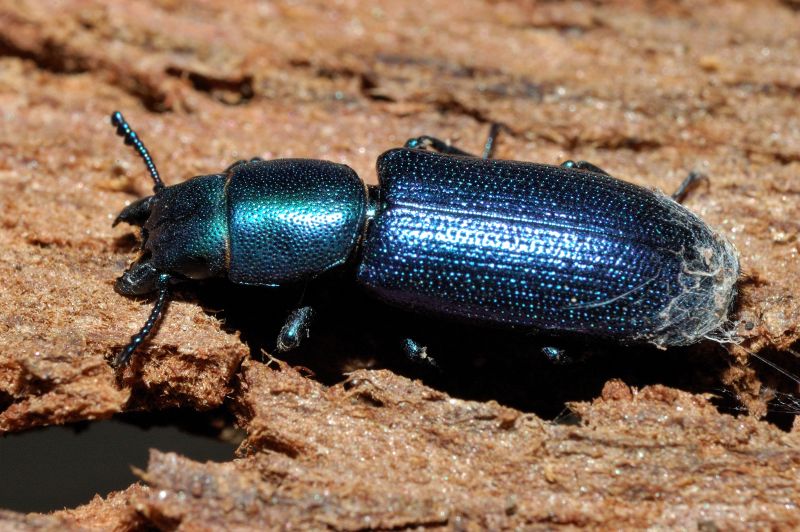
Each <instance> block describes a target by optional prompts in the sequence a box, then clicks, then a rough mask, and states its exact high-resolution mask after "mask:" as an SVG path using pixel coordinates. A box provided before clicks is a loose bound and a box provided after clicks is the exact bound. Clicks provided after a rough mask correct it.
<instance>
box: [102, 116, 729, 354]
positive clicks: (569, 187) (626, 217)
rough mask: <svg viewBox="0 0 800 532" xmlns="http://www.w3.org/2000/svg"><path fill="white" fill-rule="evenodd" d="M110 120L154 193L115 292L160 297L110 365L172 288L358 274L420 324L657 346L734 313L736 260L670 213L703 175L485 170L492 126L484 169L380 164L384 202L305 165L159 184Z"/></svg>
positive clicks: (442, 153) (355, 183) (281, 340)
mask: <svg viewBox="0 0 800 532" xmlns="http://www.w3.org/2000/svg"><path fill="white" fill-rule="evenodd" d="M112 123H113V124H114V125H115V126H117V132H118V134H120V135H121V136H123V137H124V138H125V141H126V143H128V144H131V145H133V146H134V147H135V149H136V150H137V152H138V153H139V155H140V156H141V157H142V159H143V160H144V162H145V165H146V166H147V168H148V170H149V172H150V174H151V176H152V178H153V180H154V182H155V186H154V194H153V195H152V196H148V197H146V198H142V199H140V200H138V201H136V202H134V203H132V204H131V205H129V206H128V207H126V208H125V209H124V210H123V211H122V212H121V213H120V215H119V216H118V217H117V219H116V221H115V222H114V223H115V225H116V223H119V222H120V221H123V222H127V223H129V224H132V225H137V226H140V227H142V237H143V243H142V253H141V256H140V257H139V258H138V260H136V261H135V262H134V263H133V264H132V265H131V266H130V267H129V268H128V269H127V270H126V271H125V273H124V274H123V275H122V276H121V277H120V278H119V279H118V280H117V283H116V289H117V291H118V292H120V293H122V294H125V295H141V294H148V293H152V292H156V293H157V294H158V296H157V299H156V303H155V306H154V308H153V311H152V312H151V314H150V317H149V318H148V320H147V322H146V323H145V325H144V327H142V329H141V330H140V331H139V333H138V334H136V335H134V336H133V337H132V338H131V341H130V343H129V344H128V345H127V346H126V347H125V348H124V349H123V350H122V351H121V352H120V353H119V355H118V356H117V357H116V359H115V365H117V366H122V365H124V364H126V363H127V361H128V360H129V359H130V357H131V355H132V354H133V352H134V350H135V349H136V348H137V347H138V346H139V344H140V343H141V342H142V341H143V340H144V338H145V337H146V336H147V335H148V333H149V332H150V330H151V329H152V327H153V325H154V324H155V322H156V320H157V319H158V318H159V316H160V315H161V313H162V311H163V309H164V305H165V304H166V302H167V299H168V293H169V292H168V290H169V285H170V282H171V281H173V280H186V279H206V278H211V277H223V278H227V279H229V280H230V281H232V282H234V283H238V284H247V285H260V286H277V285H281V284H284V283H290V282H298V281H301V282H302V281H307V280H310V279H313V278H314V277H316V276H318V275H319V274H321V273H322V272H324V271H327V270H330V269H332V268H336V267H338V266H341V265H344V264H345V263H355V264H356V279H357V281H358V283H359V284H360V285H362V286H363V287H365V288H366V289H367V290H368V291H369V292H371V293H372V294H374V295H375V296H376V297H378V298H379V299H381V300H383V301H385V302H387V303H390V304H392V305H396V306H400V307H404V308H407V309H409V310H413V311H416V312H421V313H427V314H431V315H436V316H440V317H445V318H451V319H456V320H461V321H466V322H469V323H474V324H483V325H490V326H505V327H508V328H514V329H519V330H527V331H537V330H545V331H551V332H563V333H583V334H590V335H596V336H602V337H607V338H612V339H616V340H619V341H622V342H650V343H652V344H655V345H656V346H659V347H666V346H673V345H687V344H692V343H695V342H697V341H699V340H701V339H703V338H705V337H707V336H708V335H709V334H711V333H713V332H714V331H716V330H718V329H720V327H722V326H723V325H724V324H725V323H726V321H727V315H728V312H729V309H730V307H731V305H732V303H733V301H734V299H735V295H736V289H735V285H736V281H737V278H738V275H739V262H738V258H737V253H736V250H735V249H734V247H733V246H732V244H731V243H730V242H729V241H728V240H727V239H726V238H724V237H723V236H721V235H720V234H718V233H716V232H715V231H713V230H712V229H711V228H710V227H709V226H708V225H706V224H705V223H704V222H703V221H702V220H701V219H700V218H698V217H697V216H695V215H694V214H692V213H691V212H689V211H688V210H686V209H685V208H684V207H682V206H681V205H679V204H678V203H677V202H676V200H680V198H681V197H682V196H683V194H684V193H685V192H686V189H687V188H688V186H689V185H690V184H691V183H692V182H693V181H694V180H696V179H697V178H698V177H699V176H698V175H697V174H690V175H689V177H688V178H687V179H686V180H685V181H684V183H683V184H682V185H681V187H680V188H679V190H678V192H676V193H675V194H674V195H673V197H672V198H669V197H667V196H664V195H663V194H661V193H659V192H654V191H652V190H648V189H645V188H642V187H639V186H636V185H633V184H630V183H626V182H624V181H620V180H618V179H615V178H613V177H611V176H610V175H608V174H607V173H606V172H604V171H603V170H601V169H600V168H598V167H596V166H594V165H592V164H590V163H587V162H578V163H575V162H572V161H567V162H566V163H564V164H562V165H561V166H560V167H558V166H549V165H543V164H536V163H527V162H517V161H502V160H493V159H490V158H489V156H490V154H491V151H492V146H493V143H494V139H495V136H496V133H497V128H496V127H493V129H492V132H491V133H490V135H489V140H488V141H487V143H486V148H485V150H484V154H483V157H481V158H479V157H475V156H471V155H469V154H468V153H465V152H463V151H461V150H459V149H458V148H455V147H453V146H450V145H448V144H446V143H444V142H442V141H441V140H438V139H436V138H434V137H428V136H423V137H418V138H414V139H411V140H409V141H408V142H407V143H406V145H405V147H403V148H398V149H393V150H389V151H387V152H385V153H384V154H382V155H381V156H380V157H379V158H378V163H377V169H378V179H379V183H380V184H379V186H377V187H367V186H365V185H364V183H363V182H362V181H361V180H360V179H359V178H358V176H357V175H356V174H355V172H353V170H351V169H350V168H349V167H347V166H344V165H340V164H335V163H331V162H327V161H318V160H310V159H282V160H274V161H263V160H260V159H254V160H251V161H249V162H248V161H239V162H237V163H235V164H233V165H232V166H230V167H229V168H228V169H227V170H225V171H224V172H222V173H220V174H212V175H206V176H199V177H195V178H193V179H190V180H188V181H185V182H183V183H179V184H177V185H174V186H171V187H165V186H164V184H163V182H162V181H161V179H160V177H159V175H158V171H157V170H156V168H155V165H154V164H153V162H152V159H151V158H150V155H149V153H148V152H147V150H146V148H145V147H144V145H143V144H142V142H141V141H140V140H139V138H138V136H137V135H136V133H135V132H134V131H133V130H132V129H131V128H130V126H129V125H128V124H127V123H126V122H125V119H124V118H123V117H122V115H121V114H120V113H119V112H117V113H114V114H113V115H112ZM428 148H430V149H432V150H434V151H435V152H439V153H434V151H429V150H428ZM311 316H312V312H311V309H310V308H308V307H301V308H299V309H297V310H295V311H293V312H292V313H291V315H290V316H289V319H288V321H287V322H286V324H285V325H284V327H283V329H282V330H281V332H280V334H279V336H278V342H277V346H278V349H279V350H286V349H291V348H293V347H295V346H296V345H297V344H298V343H299V342H300V340H301V339H302V338H303V337H304V336H307V334H308V327H309V323H310V320H311ZM406 344H407V345H411V346H414V349H419V350H423V352H424V348H419V346H418V345H417V344H416V343H415V342H413V341H410V340H409V341H407V342H406Z"/></svg>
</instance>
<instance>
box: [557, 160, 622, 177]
mask: <svg viewBox="0 0 800 532" xmlns="http://www.w3.org/2000/svg"><path fill="white" fill-rule="evenodd" d="M561 167H562V168H572V169H575V170H586V171H587V172H594V173H596V174H603V175H608V176H610V175H611V174H609V173H608V172H606V171H605V170H603V169H602V168H600V167H599V166H595V165H593V164H592V163H590V162H588V161H578V162H575V161H564V162H563V163H561Z"/></svg>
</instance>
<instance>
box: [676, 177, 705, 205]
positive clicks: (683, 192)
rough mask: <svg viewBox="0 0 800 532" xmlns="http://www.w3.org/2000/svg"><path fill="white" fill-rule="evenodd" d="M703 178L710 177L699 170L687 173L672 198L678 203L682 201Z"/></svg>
mask: <svg viewBox="0 0 800 532" xmlns="http://www.w3.org/2000/svg"><path fill="white" fill-rule="evenodd" d="M703 180H706V181H707V180H708V177H707V176H706V175H705V174H701V173H699V172H689V175H687V176H686V179H684V180H683V182H682V183H681V184H680V186H679V187H678V190H676V191H675V192H673V193H672V196H671V197H672V199H674V200H675V201H677V202H678V203H682V202H683V200H684V199H686V196H687V195H688V194H689V191H690V190H691V189H692V188H694V187H695V185H697V183H699V182H700V181H703Z"/></svg>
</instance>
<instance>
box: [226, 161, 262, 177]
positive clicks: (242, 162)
mask: <svg viewBox="0 0 800 532" xmlns="http://www.w3.org/2000/svg"><path fill="white" fill-rule="evenodd" d="M263 160H264V158H263V157H251V158H250V160H249V161H248V160H247V159H239V160H238V161H235V162H234V163H233V164H231V165H230V166H229V167H227V168H226V169H225V171H224V172H222V173H223V174H227V173H228V172H230V171H231V170H233V169H234V168H236V167H237V166H239V165H242V164H245V163H255V162H258V161H263Z"/></svg>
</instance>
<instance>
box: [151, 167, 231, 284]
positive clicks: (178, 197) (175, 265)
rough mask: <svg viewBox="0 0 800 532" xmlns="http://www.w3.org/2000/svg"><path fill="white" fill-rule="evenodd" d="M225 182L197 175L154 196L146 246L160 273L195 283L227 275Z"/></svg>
mask: <svg viewBox="0 0 800 532" xmlns="http://www.w3.org/2000/svg"><path fill="white" fill-rule="evenodd" d="M225 182H226V176H225V174H212V175H204V176H198V177H195V178H193V179H189V180H188V181H184V182H183V183H178V184H177V185H173V186H171V187H165V188H163V189H161V190H160V191H159V192H158V193H157V194H156V195H155V196H154V200H153V201H151V202H150V205H152V207H151V211H150V214H149V217H148V218H147V221H146V223H145V224H144V232H143V236H144V239H145V241H144V246H143V247H144V249H145V251H146V252H149V255H150V261H151V264H152V266H153V267H154V268H155V269H156V270H158V271H161V272H170V273H177V274H180V275H182V276H184V277H188V278H190V279H205V278H208V277H217V276H223V275H225V274H226V270H227V264H226V252H225V249H226V247H227V245H228V244H227V242H228V217H227V212H226V205H227V200H226V198H225Z"/></svg>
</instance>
